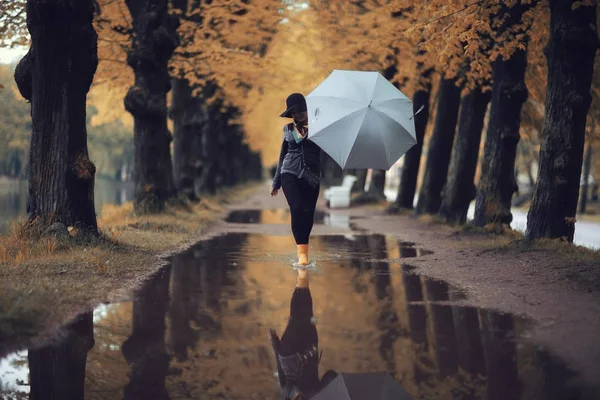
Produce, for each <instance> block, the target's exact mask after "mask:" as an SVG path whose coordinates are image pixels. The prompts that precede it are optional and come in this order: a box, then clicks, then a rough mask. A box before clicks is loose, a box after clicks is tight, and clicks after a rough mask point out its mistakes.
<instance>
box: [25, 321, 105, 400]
mask: <svg viewBox="0 0 600 400" xmlns="http://www.w3.org/2000/svg"><path fill="white" fill-rule="evenodd" d="M66 331H67V334H66V337H65V338H64V339H63V340H62V341H61V342H60V343H58V344H52V345H49V346H45V347H41V348H38V349H31V350H29V352H28V354H27V359H28V364H29V387H30V393H29V399H31V400H38V399H40V400H42V399H43V400H63V399H73V400H77V399H83V398H84V394H85V367H86V360H87V354H88V352H89V351H90V350H91V349H92V347H94V322H93V316H92V313H91V312H89V313H86V314H83V315H81V316H80V317H78V318H77V319H76V320H75V322H73V323H71V324H70V325H69V326H68V327H67V328H66Z"/></svg>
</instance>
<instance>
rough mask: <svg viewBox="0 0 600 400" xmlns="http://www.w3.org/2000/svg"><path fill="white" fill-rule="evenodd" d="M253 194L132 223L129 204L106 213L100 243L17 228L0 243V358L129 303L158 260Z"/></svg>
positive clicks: (218, 198)
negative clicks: (114, 304) (95, 312)
mask: <svg viewBox="0 0 600 400" xmlns="http://www.w3.org/2000/svg"><path fill="white" fill-rule="evenodd" d="M254 190H256V185H246V186H242V187H237V188H235V189H234V190H232V189H230V190H225V191H223V192H222V193H220V194H217V195H215V196H211V197H206V198H205V199H204V200H202V201H201V202H200V203H198V204H194V205H181V204H179V205H177V206H175V205H172V206H169V207H168V209H167V210H166V211H165V212H164V213H161V214H156V215H147V216H136V215H134V213H133V205H132V204H131V203H127V204H124V205H122V206H105V207H103V209H102V211H101V217H100V218H99V219H98V225H99V227H100V229H101V232H102V235H101V236H100V237H99V238H94V239H91V240H90V239H89V238H86V239H83V238H78V237H77V235H76V234H75V232H73V235H74V237H69V236H67V237H65V238H60V239H59V238H54V237H52V238H48V237H43V236H42V235H41V229H40V227H38V226H37V225H36V224H31V223H25V222H19V223H14V224H13V226H12V227H11V230H10V232H9V233H8V234H7V235H4V236H0V356H1V355H2V353H4V352H6V351H9V350H10V349H11V348H12V347H13V346H15V345H19V344H24V343H27V342H28V341H29V340H30V339H31V337H32V336H33V335H34V334H38V333H40V332H43V331H44V330H49V329H51V328H52V327H53V326H57V325H61V324H63V323H65V322H67V321H68V320H69V319H70V318H72V317H74V316H75V315H76V314H77V313H79V312H81V311H83V310H86V309H89V308H91V307H94V306H95V305H97V304H99V303H101V302H104V301H116V300H119V299H123V298H126V297H128V296H129V295H130V294H131V290H133V289H134V288H135V287H136V286H137V285H139V284H140V282H141V281H142V280H143V279H145V278H146V277H148V276H149V275H151V274H152V273H153V272H155V270H156V269H157V267H158V266H159V263H160V259H159V257H158V256H159V255H160V254H164V253H165V252H167V251H172V250H175V249H178V248H181V247H182V246H184V245H186V244H189V243H190V242H191V241H193V240H194V239H195V238H197V237H199V236H200V234H202V233H203V232H204V231H205V230H206V228H207V227H208V225H209V224H210V223H211V222H212V221H215V220H217V219H219V218H220V217H221V216H222V215H223V212H224V211H225V207H224V204H226V203H227V202H229V201H237V200H240V199H243V198H245V197H247V196H248V194H249V193H250V192H252V191H254Z"/></svg>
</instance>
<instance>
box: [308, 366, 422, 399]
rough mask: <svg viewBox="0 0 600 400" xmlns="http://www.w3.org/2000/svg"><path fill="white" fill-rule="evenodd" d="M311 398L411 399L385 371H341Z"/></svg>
mask: <svg viewBox="0 0 600 400" xmlns="http://www.w3.org/2000/svg"><path fill="white" fill-rule="evenodd" d="M311 400H413V398H412V396H411V395H410V394H408V392H406V390H404V389H403V388H402V386H400V384H399V383H398V382H396V381H395V380H394V378H392V377H391V376H390V375H389V374H387V373H385V372H367V373H358V374H349V373H345V372H344V373H341V374H339V375H338V376H337V377H336V378H335V379H334V380H333V381H331V382H330V383H329V385H327V386H325V387H324V388H323V389H322V390H321V391H320V392H319V393H317V394H316V395H315V396H314V397H312V399H311Z"/></svg>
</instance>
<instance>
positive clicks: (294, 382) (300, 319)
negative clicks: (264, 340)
mask: <svg viewBox="0 0 600 400" xmlns="http://www.w3.org/2000/svg"><path fill="white" fill-rule="evenodd" d="M269 334H270V340H271V345H272V346H273V350H274V352H275V357H276V360H277V372H278V375H279V385H280V388H281V397H280V398H281V399H282V400H290V399H309V398H311V397H312V396H314V395H315V394H316V393H317V392H318V391H319V390H320V389H321V388H322V387H324V386H325V385H326V384H327V383H328V382H329V381H330V380H331V379H333V377H335V372H333V371H328V372H327V374H325V375H326V376H324V377H323V380H321V379H319V361H320V358H321V357H320V354H319V337H318V335H317V328H316V327H315V325H314V323H313V306H312V297H311V294H310V289H309V288H308V271H306V270H299V271H298V279H297V281H296V289H295V290H294V293H293V294H292V300H291V302H290V318H289V322H288V325H287V327H286V328H285V331H284V332H283V336H282V337H281V340H280V339H279V337H278V336H277V333H276V332H275V330H274V329H271V330H270V331H269Z"/></svg>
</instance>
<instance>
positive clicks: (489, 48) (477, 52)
mask: <svg viewBox="0 0 600 400" xmlns="http://www.w3.org/2000/svg"><path fill="white" fill-rule="evenodd" d="M596 4H597V3H596V1H583V2H582V1H575V2H573V1H571V0H548V1H536V0H518V1H513V2H503V1H498V0H481V1H476V2H470V1H458V2H449V1H446V0H436V1H431V2H428V3H427V4H426V5H423V6H419V7H417V6H413V5H412V4H411V3H410V2H407V1H403V0H397V1H390V2H387V4H386V5H385V6H382V5H380V4H379V3H378V2H371V1H367V0H365V1H360V2H352V4H349V3H345V2H340V1H321V2H318V5H317V6H316V7H317V8H318V11H319V16H320V21H321V22H322V23H323V24H329V26H330V27H331V33H330V34H329V38H328V40H330V41H331V42H335V43H338V44H339V43H340V42H341V43H343V47H346V48H347V51H346V55H345V56H343V57H341V58H338V59H336V60H335V62H336V63H341V64H342V65H352V66H354V67H357V66H358V67H359V68H363V69H378V70H380V71H382V73H384V74H386V75H387V74H388V73H389V71H390V70H392V71H393V73H392V77H391V79H392V81H393V82H395V83H396V84H397V85H398V87H400V88H401V89H402V90H403V91H406V92H409V93H410V92H412V98H413V105H414V109H415V110H417V109H419V108H421V107H423V111H422V112H421V113H419V114H417V115H416V116H415V127H416V134H417V141H418V143H419V144H418V145H417V146H415V147H413V148H412V149H411V150H410V151H409V152H408V153H407V155H406V156H405V159H404V166H403V169H402V174H401V175H402V176H401V179H400V187H399V191H398V195H397V199H396V203H395V209H400V208H408V209H412V208H413V201H414V198H415V194H416V192H417V182H418V177H419V169H420V166H421V165H422V161H421V159H422V158H424V157H422V153H423V142H424V138H425V133H426V128H427V124H428V122H429V120H430V119H433V121H432V123H433V127H432V130H431V134H430V136H429V140H428V145H427V148H426V149H427V151H426V158H425V159H424V164H425V165H424V171H423V172H422V175H423V179H422V184H421V187H420V188H419V192H418V202H417V205H416V211H417V212H419V213H428V214H439V215H440V216H441V217H443V218H444V219H445V220H446V221H448V222H450V223H464V222H466V216H467V210H468V207H469V204H470V203H471V201H472V200H475V202H476V206H475V219H474V223H475V224H476V225H478V226H485V225H488V224H507V223H510V222H511V220H512V215H511V212H510V207H511V199H512V197H513V194H514V193H515V191H516V190H517V185H516V179H515V160H516V157H517V145H518V143H519V141H520V138H521V136H522V135H527V134H532V135H538V134H541V138H540V141H539V143H540V145H539V158H538V159H539V172H538V176H537V179H536V180H535V188H534V193H533V200H532V203H531V208H530V212H529V217H528V229H527V236H528V237H530V238H539V237H554V238H561V237H564V238H567V239H568V240H569V241H572V240H573V233H574V228H575V221H576V220H575V215H576V210H577V200H578V195H579V183H580V176H581V172H582V162H583V154H584V141H585V138H586V134H587V135H588V138H589V140H590V143H593V140H594V139H596V138H597V137H598V132H597V130H596V129H595V123H594V122H593V121H595V120H596V118H597V117H598V116H600V114H599V113H598V106H597V104H595V105H592V98H595V99H597V96H598V88H599V87H600V82H599V79H600V77H599V75H596V78H595V80H594V82H593V83H594V85H593V89H594V90H593V91H592V92H590V89H591V88H592V78H593V74H594V66H595V64H594V61H595V57H596V50H597V48H598V32H597V26H596V18H597V17H596ZM336 15H337V16H339V15H344V17H343V18H339V17H338V18H336ZM340 21H341V22H340ZM357 37H364V38H367V37H370V38H375V39H374V40H373V41H372V42H370V46H369V49H368V50H365V48H364V43H365V42H364V41H361V40H357ZM544 45H545V47H543V46H544ZM542 55H544V56H545V58H546V61H544V60H543V58H542ZM528 63H530V65H529V67H528ZM406 64H411V66H403V65H406ZM596 70H598V65H597V64H596ZM386 77H389V76H386ZM527 82H529V85H528V84H527ZM530 87H532V88H533V90H530ZM434 93H435V96H434ZM596 103H597V102H596ZM524 105H526V106H525V107H524ZM590 107H591V113H590V120H591V121H592V122H591V123H590V124H587V127H588V129H587V131H586V118H587V117H588V111H589V110H590ZM522 115H525V116H526V118H525V120H526V121H525V122H527V123H528V124H529V125H522ZM431 117H433V118H431ZM532 128H533V129H532ZM483 132H485V141H484V143H483V155H482V157H481V159H480V158H479V153H480V147H481V146H482V143H481V142H482V137H483ZM478 165H480V167H481V170H480V176H479V179H478V183H477V186H475V184H474V182H475V177H476V173H477V172H479V171H478ZM383 174H384V171H373V179H374V182H375V184H376V186H377V188H376V189H375V191H376V192H377V191H379V192H380V195H381V196H382V192H383V186H384V182H385V176H384V175H383Z"/></svg>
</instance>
